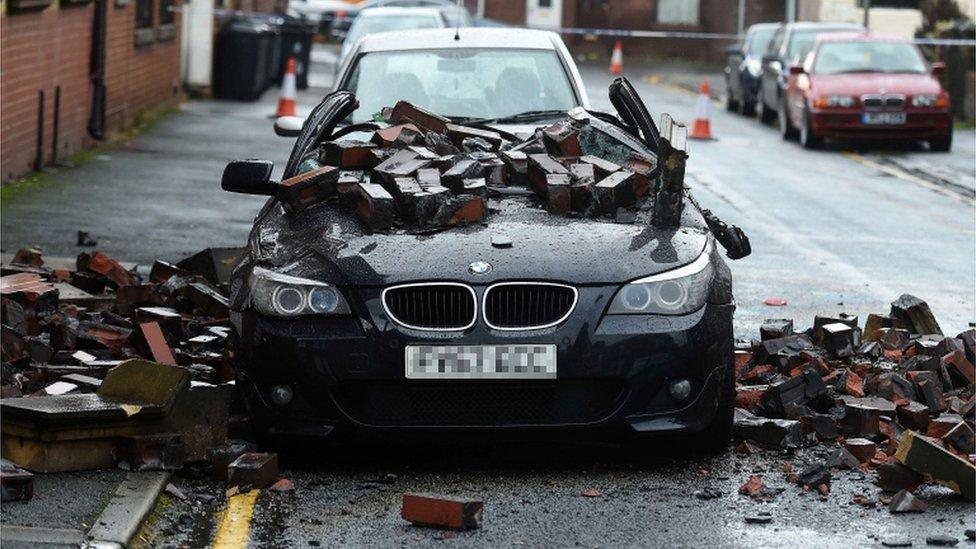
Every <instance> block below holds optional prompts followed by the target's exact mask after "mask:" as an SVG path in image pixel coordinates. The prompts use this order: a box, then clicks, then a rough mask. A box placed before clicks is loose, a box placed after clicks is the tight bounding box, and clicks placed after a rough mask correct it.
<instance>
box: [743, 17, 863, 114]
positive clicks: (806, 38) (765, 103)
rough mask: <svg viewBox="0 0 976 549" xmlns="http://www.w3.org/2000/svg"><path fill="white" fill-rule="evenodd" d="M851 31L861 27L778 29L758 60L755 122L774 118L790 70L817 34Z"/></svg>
mask: <svg viewBox="0 0 976 549" xmlns="http://www.w3.org/2000/svg"><path fill="white" fill-rule="evenodd" d="M852 31H854V32H856V31H864V27H862V26H861V25H856V24H853V23H788V24H786V25H783V26H782V27H780V28H779V30H777V31H776V33H775V34H773V38H772V40H771V41H770V42H769V49H768V50H767V51H766V54H765V55H763V57H762V76H761V77H760V84H759V102H758V107H759V119H760V120H761V121H762V122H763V123H769V122H772V121H773V119H775V118H776V113H777V112H778V109H779V104H780V102H781V101H782V100H783V88H784V87H785V86H786V79H787V77H788V76H789V71H790V67H792V66H793V65H797V64H800V63H802V62H803V60H804V59H805V58H806V56H807V53H809V52H810V50H811V49H813V45H814V43H815V41H816V39H817V35H818V34H820V33H825V32H852Z"/></svg>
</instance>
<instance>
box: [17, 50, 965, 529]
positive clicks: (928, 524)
mask: <svg viewBox="0 0 976 549" xmlns="http://www.w3.org/2000/svg"><path fill="white" fill-rule="evenodd" d="M313 54H314V55H313V69H312V70H313V73H312V84H313V87H312V88H310V89H309V90H305V91H303V92H301V93H300V96H299V101H298V103H299V110H300V113H302V112H308V110H310V109H311V107H312V106H313V105H314V104H315V103H316V102H317V100H318V99H319V98H321V96H322V95H324V94H325V93H327V90H328V86H329V85H330V84H331V75H332V70H333V69H332V66H331V63H332V60H333V59H334V53H332V50H329V49H327V48H325V49H323V48H322V47H320V46H317V48H316V51H314V52H313ZM581 71H582V73H583V77H584V80H585V84H586V87H587V91H588V93H589V95H590V98H591V101H592V102H593V104H594V106H595V107H596V108H598V109H605V110H609V108H610V105H609V102H608V100H607V99H606V89H607V85H608V84H609V82H610V80H611V77H610V76H609V75H607V74H606V70H605V67H595V66H583V67H581ZM682 74H684V73H682ZM626 75H627V76H628V77H629V78H630V79H631V81H632V82H634V83H635V85H636V86H637V88H638V91H639V92H640V93H641V94H642V96H643V98H644V100H645V102H646V103H647V104H648V107H649V109H650V110H651V112H652V113H653V114H654V115H655V116H657V115H658V114H660V113H662V112H670V113H672V114H673V115H674V116H675V118H676V119H678V120H679V121H685V122H690V121H691V119H692V118H693V116H694V109H695V104H696V101H697V97H696V95H695V94H694V92H693V90H694V87H693V86H689V84H688V83H689V82H692V83H693V82H694V81H695V80H696V79H698V77H699V76H700V75H699V74H691V75H690V76H688V75H685V76H681V77H680V78H679V77H678V76H675V74H674V72H673V71H670V73H669V71H667V70H663V69H662V68H661V67H654V66H643V67H632V66H628V67H627V72H626ZM689 88H690V89H689ZM276 94H277V91H276V90H272V91H269V92H268V93H266V94H265V96H264V97H263V98H262V99H261V100H260V101H258V102H255V103H246V104H244V103H233V102H222V101H212V100H201V101H191V102H187V103H185V104H184V105H183V107H181V109H180V111H179V112H177V113H176V114H174V115H172V116H170V117H167V118H166V119H164V120H162V121H160V122H159V123H157V124H156V125H155V126H153V127H152V128H151V129H149V130H148V131H146V132H145V133H143V134H142V135H140V136H139V137H137V138H135V139H132V140H130V141H128V142H126V143H123V144H119V145H116V146H114V147H110V148H107V149H106V150H103V151H100V152H99V153H98V154H97V155H96V156H95V157H94V158H93V159H92V160H91V161H89V162H88V163H86V164H84V165H82V166H79V167H77V168H74V169H68V170H61V171H60V172H58V173H55V174H49V175H47V176H46V177H44V178H42V181H41V183H39V184H36V185H34V186H32V187H30V188H24V189H22V190H13V191H12V192H6V193H5V194H4V200H3V203H2V204H0V217H2V220H3V230H2V232H0V249H2V251H3V252H6V253H9V252H13V251H15V250H16V249H17V248H19V247H20V246H22V245H24V244H38V245H40V246H41V247H42V248H43V249H44V250H45V252H46V254H48V255H55V256H67V257H72V256H74V255H76V254H77V253H78V252H80V251H83V249H82V248H78V247H77V246H75V233H76V231H78V230H85V231H87V232H89V233H91V235H92V236H93V238H95V239H96V240H98V241H99V246H98V248H99V249H101V250H103V251H106V252H108V253H110V254H112V255H113V256H115V257H118V258H120V259H124V260H128V261H136V262H139V263H142V264H148V263H149V262H150V261H152V260H153V259H155V258H163V259H179V258H181V257H184V256H186V255H188V254H190V253H193V252H195V251H197V250H199V249H201V248H203V247H207V246H237V245H241V244H242V243H243V242H244V240H245V238H246V235H247V232H248V230H249V228H250V225H251V220H252V218H253V216H254V214H255V213H256V212H257V210H258V209H259V208H260V206H261V204H262V203H263V199H260V198H254V197H248V196H240V195H232V194H229V193H223V192H221V191H220V190H219V179H220V174H221V172H222V170H223V167H224V165H226V163H227V162H228V161H230V160H233V159H235V158H241V157H255V156H257V157H262V158H268V159H272V160H274V161H275V162H276V164H277V165H278V168H277V169H278V173H280V169H281V167H282V166H283V165H284V161H285V159H286V158H287V155H288V151H289V149H290V145H291V142H290V140H286V139H282V138H278V137H276V136H274V134H273V132H272V130H271V125H272V121H271V119H270V117H269V115H270V114H271V113H273V112H274V110H275V103H276V101H277V95H276ZM713 107H714V108H713V112H712V115H713V116H712V129H713V131H714V132H715V134H716V136H717V140H715V141H707V142H693V143H692V144H691V151H690V152H691V158H690V160H689V168H688V174H687V175H688V177H687V181H688V184H689V186H690V187H691V188H692V191H693V192H694V194H695V196H696V197H697V198H698V200H699V202H701V203H702V204H703V205H704V206H705V207H708V208H711V209H712V210H713V211H714V212H715V213H716V214H717V215H718V216H719V217H721V218H722V219H724V220H725V221H727V222H729V223H732V224H736V225H739V226H741V227H742V228H743V229H744V230H745V231H746V232H747V233H748V235H749V236H750V238H751V241H752V245H753V255H751V256H750V257H748V258H746V259H744V260H741V261H736V262H730V267H731V268H732V272H733V277H734V280H735V285H736V287H735V291H736V299H737V304H738V309H737V312H736V332H737V335H740V336H746V337H755V336H757V334H758V325H759V323H760V322H761V321H762V319H764V318H767V317H771V316H772V317H786V318H794V319H796V322H797V326H798V328H803V327H805V326H808V325H809V324H810V323H812V319H813V316H814V315H815V314H817V313H821V314H823V313H831V314H832V313H836V312H839V311H846V312H850V313H853V314H858V315H860V316H861V318H862V322H863V318H864V316H865V315H866V314H867V313H869V312H887V310H888V303H889V302H890V301H892V300H893V299H895V298H896V297H898V295H899V294H901V293H913V294H915V295H918V296H920V297H922V298H923V299H926V300H927V301H928V302H929V304H930V305H931V307H932V309H933V311H934V312H935V314H936V315H937V317H938V318H939V320H940V322H941V323H942V326H943V328H944V331H945V332H946V333H948V334H955V333H957V332H959V331H962V330H964V329H965V328H966V327H968V326H970V325H971V323H972V322H973V321H974V320H976V295H974V292H976V270H974V269H973V266H974V265H976V247H974V245H973V243H974V240H976V239H974V237H976V222H974V204H973V201H972V200H968V199H967V198H966V197H965V195H964V194H960V192H959V190H958V189H957V188H955V187H951V186H947V185H946V183H945V182H946V181H951V182H961V183H960V184H962V185H965V184H967V182H970V181H972V180H973V179H976V137H974V133H973V131H972V130H963V131H959V132H957V135H956V141H955V144H954V147H953V150H952V152H950V153H946V154H933V153H929V152H927V151H925V150H924V149H922V148H920V147H919V148H911V147H909V148H904V147H902V148H889V149H875V148H872V149H858V148H851V147H849V146H847V145H836V146H831V147H830V148H828V149H827V150H823V151H807V150H804V149H802V148H801V147H800V146H799V145H797V144H796V143H787V142H783V141H782V140H781V139H780V137H779V135H778V133H777V132H776V131H775V129H773V128H771V127H764V126H763V125H761V124H760V123H759V122H758V121H757V120H755V119H744V118H741V117H739V116H738V115H734V114H731V113H727V112H725V111H724V110H722V109H721V108H719V106H718V105H717V104H713ZM926 165H928V166H929V168H928V169H927V168H926V167H925V166H926ZM920 166H921V167H920ZM931 166H936V167H938V170H935V171H940V172H941V173H939V174H937V175H938V177H931V176H930V174H931V172H933V171H934V170H932V169H931ZM769 297H777V298H783V299H786V300H787V302H788V305H787V306H786V307H778V308H773V307H767V306H765V305H763V300H764V299H766V298H769ZM822 451H824V450H823V449H813V450H802V451H798V452H796V453H795V454H794V453H783V454H777V453H775V452H767V453H764V454H761V455H753V456H741V455H737V454H733V453H731V452H728V453H726V454H723V455H721V456H716V457H691V456H688V455H686V454H685V453H684V452H683V451H682V448H681V447H675V445H674V444H673V443H669V442H667V441H662V442H661V443H660V444H659V445H658V446H656V447H655V446H652V447H649V448H644V449H643V450H642V451H640V452H636V451H635V450H634V449H627V448H623V449H622V448H619V447H616V446H612V445H599V444H596V445H593V444H589V445H584V444H574V443H557V444H541V443H521V444H511V443H501V442H499V443H492V444H487V443H486V444H483V445H470V444H469V445H450V444H447V443H442V444H433V445H430V446H425V447H419V448H418V447H382V448H368V447H367V448H352V449H349V448H342V449H336V448H332V447H326V446H322V447H320V446H317V445H304V446H301V447H299V448H297V449H295V448H291V449H290V451H289V450H287V449H286V450H285V451H283V452H282V459H283V474H284V475H285V476H286V477H288V478H291V479H292V480H293V481H294V482H295V485H296V490H295V491H294V492H291V493H272V492H268V491H261V492H260V493H259V494H258V495H257V497H256V498H252V500H251V503H249V504H247V505H250V506H251V507H250V508H247V509H245V511H247V512H246V515H247V523H248V524H249V526H250V530H249V531H247V532H248V533H247V536H245V538H244V539H245V540H250V541H249V542H248V543H247V544H248V545H249V546H251V547H263V546H318V545H321V546H335V545H366V544H369V545H381V546H393V545H432V544H440V543H444V544H451V545H455V546H465V547H467V546H484V545H493V546H523V545H531V546H542V547H549V546H572V545H580V546H587V547H597V546H662V545H668V546H671V545H676V546H716V547H727V546H728V547H731V546H763V547H792V546H797V545H801V546H804V547H835V546H845V547H860V546H864V547H874V546H879V545H880V543H881V541H882V540H883V539H885V538H888V537H894V536H905V537H908V538H910V539H912V540H913V541H914V542H915V544H916V545H922V544H924V538H925V537H926V536H927V535H933V534H949V535H953V536H956V537H958V538H962V537H963V535H962V532H963V530H964V529H965V528H973V527H974V518H973V517H974V513H973V511H974V508H973V505H972V503H971V502H965V501H962V500H959V499H958V498H956V497H955V496H952V495H951V494H949V493H948V492H946V491H945V490H941V489H932V490H930V491H928V492H923V493H922V494H919V495H920V496H921V497H923V499H925V500H926V501H927V502H928V503H929V509H928V511H926V512H925V513H924V514H920V515H913V516H892V515H889V514H888V511H887V509H886V508H885V507H884V506H881V505H879V506H877V507H870V508H868V507H862V506H859V505H856V504H854V503H851V499H852V497H853V496H854V495H857V494H862V495H866V496H868V497H869V498H871V499H873V500H875V501H876V500H877V497H878V495H879V494H878V490H877V488H876V487H875V485H874V484H873V483H872V482H871V480H870V476H869V475H866V474H864V473H860V472H844V473H840V474H839V475H838V476H837V477H835V479H834V482H833V484H832V486H831V492H830V494H829V495H828V496H827V497H826V501H824V500H822V499H821V498H820V497H819V496H817V495H815V494H812V493H806V492H803V491H802V490H800V489H799V488H798V487H796V486H793V485H789V484H788V483H787V482H786V480H785V478H784V477H785V474H784V473H783V468H782V465H783V463H784V462H789V463H791V464H793V465H794V468H798V467H800V466H802V464H803V463H806V462H810V461H813V460H814V459H817V458H818V453H820V452H822ZM753 473H755V474H761V475H762V476H763V477H764V480H765V481H766V483H767V484H772V485H774V486H780V487H783V488H784V492H783V493H782V494H781V495H779V496H778V497H776V498H775V499H774V500H772V501H770V502H755V501H753V500H751V499H749V498H747V497H745V496H739V495H738V494H737V493H736V492H737V488H738V486H739V485H741V484H742V483H743V482H744V481H745V480H746V479H747V478H748V476H749V474H753ZM113 474H116V476H115V477H112V475H113ZM386 474H392V475H395V481H394V482H393V483H392V484H382V483H375V482H369V480H370V479H374V478H377V477H380V476H383V475H386ZM122 476H123V475H120V474H118V472H114V471H113V472H99V473H85V474H73V475H67V476H62V475H50V476H49V475H42V476H39V478H38V485H37V486H38V496H36V498H35V500H34V501H33V502H31V503H29V504H27V505H18V504H14V505H8V504H5V505H4V506H3V507H2V508H0V524H2V525H4V526H7V525H35V526H36V525H44V526H48V527H59V528H65V529H81V530H87V528H88V527H90V526H91V520H92V518H93V517H94V516H97V514H98V513H99V512H100V510H101V507H104V502H102V501H103V500H101V499H100V498H104V497H108V498H110V497H111V493H112V490H114V489H115V485H116V484H117V483H118V482H120V481H121V478H122ZM89 478H90V479H91V483H90V484H86V483H85V480H86V479H89ZM61 479H65V480H64V481H63V482H62V480H61ZM72 479H81V480H80V481H79V484H77V485H76V484H72V482H73V480H72ZM171 482H173V483H174V484H176V485H177V486H178V487H180V488H182V489H183V491H184V492H186V493H188V494H194V493H203V494H210V495H212V496H216V498H217V500H216V501H215V502H213V503H208V504H201V503H200V502H199V501H198V500H195V499H194V498H192V497H191V498H189V499H188V500H187V501H183V500H179V499H175V498H172V497H170V496H168V495H164V496H162V501H163V503H164V504H163V505H161V506H158V507H157V512H156V516H154V518H153V519H152V521H151V523H150V524H149V525H148V526H147V527H145V528H144V529H143V531H142V532H140V534H139V538H140V539H143V540H148V543H147V544H148V545H152V546H180V545H183V546H193V547H195V546H200V545H207V544H209V543H211V541H212V540H213V538H214V536H216V535H218V534H219V533H220V532H221V526H222V524H224V520H226V519H225V517H226V516H227V515H226V513H225V514H219V513H217V514H215V513H216V511H218V510H220V509H221V508H222V505H223V503H224V500H225V496H224V493H223V490H224V487H223V486H222V485H219V484H216V483H212V482H209V481H206V480H204V479H202V478H201V476H200V475H194V474H192V471H190V472H185V473H181V475H178V476H174V478H173V479H172V480H171ZM590 488H593V489H596V490H597V491H599V492H600V495H599V496H597V497H583V496H582V495H581V494H582V492H583V491H584V490H586V489H590ZM705 488H709V489H713V490H718V491H720V492H721V494H722V495H721V496H720V497H718V498H715V499H707V500H703V499H699V498H697V497H696V496H695V495H694V494H695V492H696V491H700V490H703V489H705ZM407 491H432V492H442V493H449V494H466V495H471V496H476V497H481V498H483V499H484V500H485V506H486V511H485V526H484V528H483V529H482V530H480V531H475V532H463V533H453V532H442V531H439V530H429V529H421V528H415V527H411V526H408V525H407V523H406V522H404V521H402V520H401V519H400V518H399V498H400V494H402V493H403V492H407ZM79 494H82V495H81V496H79ZM100 502H102V503H100ZM763 510H765V511H769V512H771V513H772V514H773V517H774V519H773V522H772V523H771V524H766V525H754V524H746V523H745V522H744V516H745V515H746V514H750V513H755V512H758V511H763ZM703 526H705V527H703ZM963 543H968V542H963Z"/></svg>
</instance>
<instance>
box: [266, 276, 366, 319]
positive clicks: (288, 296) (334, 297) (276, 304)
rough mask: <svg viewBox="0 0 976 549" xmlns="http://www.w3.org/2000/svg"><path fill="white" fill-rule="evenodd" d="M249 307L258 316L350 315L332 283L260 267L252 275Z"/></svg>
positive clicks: (346, 304)
mask: <svg viewBox="0 0 976 549" xmlns="http://www.w3.org/2000/svg"><path fill="white" fill-rule="evenodd" d="M251 304H252V305H254V308H255V309H256V310H257V311H258V312H259V313H261V314H264V315H269V316H277V317H294V316H305V315H343V314H349V304H348V303H347V302H346V299H345V298H344V297H342V293H340V292H339V289H338V288H336V287H335V286H333V285H332V284H327V283H325V282H318V281H316V280H308V279H307V278H299V277H297V276H290V275H285V274H280V273H276V272H274V271H270V270H268V269H264V268H261V267H255V268H254V270H253V271H252V272H251Z"/></svg>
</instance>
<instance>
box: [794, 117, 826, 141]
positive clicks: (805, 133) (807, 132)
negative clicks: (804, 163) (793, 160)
mask: <svg viewBox="0 0 976 549" xmlns="http://www.w3.org/2000/svg"><path fill="white" fill-rule="evenodd" d="M800 144H801V145H803V148H804V149H819V148H822V147H823V144H824V139H823V137H820V136H819V135H817V134H816V133H815V132H814V131H813V129H812V128H811V127H810V113H809V112H808V111H806V110H805V111H804V113H803V126H801V127H800Z"/></svg>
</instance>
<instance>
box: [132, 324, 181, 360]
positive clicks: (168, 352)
mask: <svg viewBox="0 0 976 549" xmlns="http://www.w3.org/2000/svg"><path fill="white" fill-rule="evenodd" d="M139 331H140V332H141V333H142V337H143V339H144V340H145V342H146V346H147V347H148V348H149V356H150V357H151V358H152V359H153V360H154V361H156V362H159V363H160V364H170V365H172V366H176V359H175V358H174V357H173V350H172V349H170V348H169V343H167V342H166V337H165V336H164V335H163V331H162V330H161V329H160V328H159V324H157V323H155V322H144V323H142V324H140V325H139Z"/></svg>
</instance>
